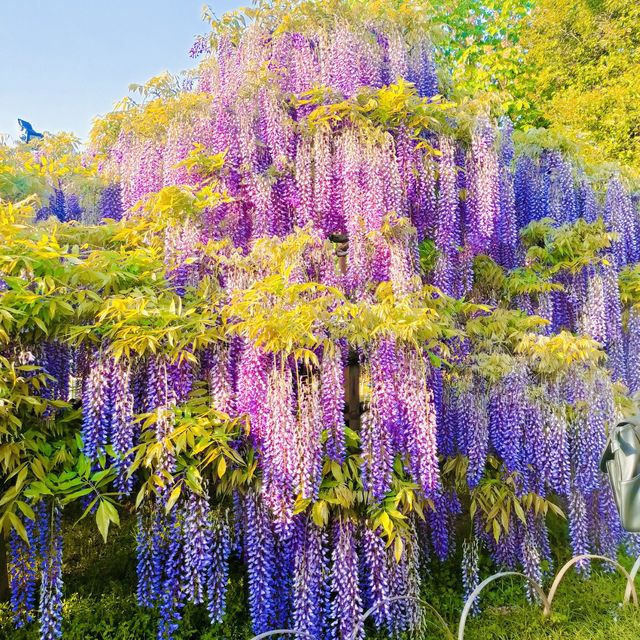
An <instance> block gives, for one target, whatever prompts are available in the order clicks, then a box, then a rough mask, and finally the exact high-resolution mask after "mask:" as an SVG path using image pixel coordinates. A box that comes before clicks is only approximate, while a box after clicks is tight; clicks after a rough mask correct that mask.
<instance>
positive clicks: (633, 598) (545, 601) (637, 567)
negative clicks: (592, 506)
mask: <svg viewBox="0 0 640 640" xmlns="http://www.w3.org/2000/svg"><path fill="white" fill-rule="evenodd" d="M581 560H599V561H601V562H606V563H608V564H610V565H613V567H614V568H615V569H616V571H617V572H618V573H619V574H620V575H621V576H623V577H624V578H625V579H626V588H625V592H624V596H623V599H622V604H623V605H627V604H629V602H632V603H633V606H634V607H638V606H639V602H638V593H637V591H636V587H635V579H636V576H637V575H638V573H640V557H638V559H637V560H636V561H635V563H634V565H633V568H632V569H631V571H627V570H626V569H625V568H624V567H623V566H622V565H621V564H620V563H619V562H618V561H616V560H613V559H612V558H607V557H606V556H599V555H592V554H584V555H579V556H574V557H573V558H571V560H569V561H568V562H566V563H565V564H564V565H563V566H562V567H561V568H560V570H559V571H558V573H557V574H556V576H555V578H554V580H553V582H552V584H551V587H550V588H549V593H548V594H547V593H545V591H544V589H543V588H542V585H540V584H539V583H538V582H537V581H536V580H534V579H533V578H531V577H529V576H527V575H525V574H524V573H520V572H518V571H501V572H500V573H494V574H493V575H491V576H489V577H488V578H486V579H485V580H483V581H482V582H481V583H480V584H479V585H478V586H477V587H476V588H475V589H474V590H473V592H472V593H471V595H470V596H469V597H468V598H467V601H466V602H465V605H464V608H463V609H462V613H461V614H460V622H459V624H458V640H464V633H465V629H466V625H467V619H468V618H469V613H470V612H471V608H472V607H473V603H474V602H475V601H476V599H477V598H478V596H479V595H480V593H481V592H482V591H483V590H484V589H485V588H486V587H487V586H489V585H490V584H491V583H493V582H495V581H496V580H500V579H502V578H508V577H512V576H518V577H520V578H523V579H524V580H525V581H526V582H527V583H528V584H529V585H530V586H531V587H532V589H533V590H534V591H535V592H536V594H537V595H538V597H539V598H540V602H541V603H542V615H543V616H544V617H549V616H550V615H551V605H552V603H553V599H554V598H555V595H556V593H557V591H558V587H559V586H560V583H561V582H562V581H563V580H564V578H565V577H566V575H567V573H568V572H569V570H570V569H571V568H572V567H574V566H575V565H576V564H577V563H578V562H580V561H581ZM402 600H405V601H411V602H417V603H419V604H420V605H421V606H422V607H424V608H426V609H428V610H429V611H430V612H431V613H432V614H433V615H434V616H435V618H436V620H437V621H438V623H439V625H440V626H441V627H442V630H443V631H444V634H445V635H444V637H445V638H446V640H454V635H453V633H452V631H451V629H450V628H449V625H447V623H446V621H445V620H444V618H443V617H442V615H441V614H440V612H439V611H438V610H437V609H436V608H435V607H434V606H433V605H432V604H430V603H428V602H427V601H425V600H422V599H421V598H417V597H415V596H409V595H406V596H394V597H392V598H385V599H384V600H382V601H380V602H378V603H377V604H376V605H374V606H373V607H371V608H370V609H368V610H367V611H366V612H365V613H364V614H363V615H362V616H361V617H360V619H359V620H358V622H357V624H356V627H355V629H354V630H353V634H352V635H351V639H350V640H357V638H358V637H359V636H360V633H361V632H362V629H363V627H364V623H365V621H366V620H367V618H369V617H370V616H371V615H372V614H373V613H374V612H375V611H376V610H377V609H378V608H380V607H381V606H382V605H383V604H389V603H392V602H398V601H402ZM283 635H291V636H300V637H301V638H306V639H307V640H316V639H315V638H314V637H313V636H312V635H311V634H310V633H308V632H307V631H297V630H295V629H276V630H274V631H267V632H265V633H261V634H259V635H257V636H254V637H253V638H251V640H264V639H265V638H270V637H274V636H283Z"/></svg>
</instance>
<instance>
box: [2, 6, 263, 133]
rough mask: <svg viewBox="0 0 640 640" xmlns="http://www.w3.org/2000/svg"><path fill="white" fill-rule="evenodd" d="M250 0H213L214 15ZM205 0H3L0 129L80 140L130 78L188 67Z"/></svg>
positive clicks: (139, 79)
mask: <svg viewBox="0 0 640 640" xmlns="http://www.w3.org/2000/svg"><path fill="white" fill-rule="evenodd" d="M249 3H250V0H246V1H244V2H243V1H242V0H212V1H211V2H209V3H208V4H209V6H210V7H211V8H212V9H213V10H214V12H215V13H216V14H217V15H220V14H221V13H224V12H225V11H227V10H229V9H232V8H236V7H238V6H242V5H245V4H249ZM203 4H204V0H0V133H7V134H9V135H11V136H13V137H16V136H17V135H18V133H19V130H18V124H17V122H16V120H17V118H23V119H24V120H28V121H29V122H31V123H32V125H33V126H34V128H35V129H36V130H38V131H43V130H44V131H51V132H56V131H73V132H75V133H77V134H78V135H79V136H80V137H81V138H84V137H85V136H86V135H87V133H88V131H89V128H90V126H91V120H92V119H93V117H94V116H96V115H98V114H103V113H106V112H108V111H110V110H111V108H112V107H113V104H114V103H115V102H116V101H118V100H119V99H120V98H122V96H124V95H125V94H126V93H127V87H128V85H129V84H130V83H132V82H136V83H143V82H144V81H145V80H147V79H148V78H150V77H151V76H154V75H157V74H158V73H161V72H162V71H165V70H168V71H171V72H176V71H180V70H182V69H186V68H189V67H191V66H193V64H194V63H193V61H192V60H191V59H190V58H189V55H188V54H189V48H190V47H191V44H192V43H193V40H194V37H195V36H196V34H198V33H204V32H205V31H206V25H205V24H204V23H203V22H202V21H201V10H202V6H203Z"/></svg>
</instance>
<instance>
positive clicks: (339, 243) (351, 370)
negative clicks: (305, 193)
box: [329, 233, 361, 431]
mask: <svg viewBox="0 0 640 640" xmlns="http://www.w3.org/2000/svg"><path fill="white" fill-rule="evenodd" d="M329 240H330V241H331V242H333V243H334V244H335V245H336V256H337V257H338V268H339V269H340V272H341V273H342V275H346V273H347V255H348V253H349V236H347V235H345V234H342V233H332V234H331V235H330V236H329ZM344 373H345V376H344V387H345V388H344V397H345V407H344V416H345V422H346V423H347V424H348V425H349V427H350V428H351V429H353V430H354V431H357V430H359V428H360V415H361V411H360V362H359V360H358V352H357V351H355V350H354V349H349V360H348V362H347V367H346V369H345V372H344Z"/></svg>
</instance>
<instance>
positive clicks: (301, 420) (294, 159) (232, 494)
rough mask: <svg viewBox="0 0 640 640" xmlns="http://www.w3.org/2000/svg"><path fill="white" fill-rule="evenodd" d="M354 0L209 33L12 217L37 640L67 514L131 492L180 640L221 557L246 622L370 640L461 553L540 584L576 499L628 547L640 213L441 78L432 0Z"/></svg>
mask: <svg viewBox="0 0 640 640" xmlns="http://www.w3.org/2000/svg"><path fill="white" fill-rule="evenodd" d="M364 4H365V3H362V2H347V1H338V0H335V1H334V2H330V3H328V4H322V3H317V2H310V1H308V2H301V3H297V4H296V5H295V6H294V7H292V8H291V7H289V9H290V10H289V11H286V12H285V11H282V10H281V9H280V8H279V7H278V6H259V7H258V8H256V9H254V10H251V11H250V12H249V14H248V17H249V19H248V20H246V21H245V20H241V19H240V17H239V16H238V15H230V16H227V17H225V18H223V19H222V20H221V21H218V22H216V23H214V25H213V27H214V28H213V31H212V34H211V36H210V37H209V38H204V39H201V40H199V41H198V43H197V47H195V48H194V53H195V54H199V55H202V56H203V59H202V61H201V63H200V64H199V66H198V68H197V70H196V72H195V73H194V75H193V77H192V78H191V79H190V82H188V83H183V84H181V85H178V86H173V85H171V86H170V85H168V84H167V83H166V82H163V81H160V80H156V82H155V83H150V85H149V86H148V87H147V89H146V94H145V95H146V99H145V100H144V101H143V102H142V103H141V104H138V105H133V106H131V107H130V108H129V109H127V110H122V111H117V112H114V113H113V114H110V115H108V116H106V117H105V118H104V119H103V120H102V121H99V122H98V123H97V124H96V127H95V129H94V133H93V140H92V148H91V150H90V152H89V153H88V154H87V155H86V156H85V157H84V158H83V160H82V162H81V163H80V165H79V166H74V167H73V168H72V170H70V171H68V172H66V173H65V174H64V175H63V174H59V177H57V179H56V181H55V184H51V191H50V196H51V197H50V198H49V199H48V201H47V202H48V203H47V205H46V206H44V207H41V208H40V209H39V210H38V211H37V212H36V214H35V218H36V219H37V220H39V221H40V222H39V223H38V224H37V225H34V224H33V223H31V222H29V221H28V219H29V218H30V217H33V216H32V214H33V211H32V210H31V209H30V206H29V203H26V204H25V203H22V205H16V206H14V205H9V204H7V205H6V207H5V206H4V205H3V207H4V208H3V212H4V213H3V219H2V225H3V229H2V235H3V240H2V251H1V253H0V274H2V278H3V281H4V282H5V283H6V287H5V288H4V291H3V293H2V294H1V297H0V301H1V306H0V312H2V315H1V317H2V318H4V320H3V321H2V327H3V328H2V331H1V332H0V337H1V338H2V339H3V346H2V360H1V362H0V364H1V365H2V366H1V367H0V373H1V374H2V376H3V378H4V380H5V383H6V384H8V381H9V380H10V379H11V376H12V375H13V376H15V375H16V371H15V368H16V367H18V368H19V371H20V380H21V384H23V385H24V386H25V388H24V393H25V394H30V395H29V397H31V396H33V397H34V399H33V403H35V405H37V406H36V409H34V410H32V411H29V412H27V414H26V415H25V416H24V417H22V422H21V423H20V424H18V425H16V424H13V423H11V422H10V421H8V422H7V425H4V423H3V429H5V431H6V433H7V434H8V435H7V441H8V442H9V443H10V444H11V446H13V447H14V449H13V450H12V451H11V452H9V449H7V453H5V454H4V456H3V460H6V462H5V463H4V468H5V471H7V474H8V476H9V477H10V478H13V480H12V482H13V483H14V484H13V485H11V486H12V489H10V491H13V493H12V494H11V495H10V497H9V498H7V500H6V503H5V504H8V506H7V507H6V508H5V511H4V516H3V522H5V523H6V524H5V526H8V527H11V528H12V534H11V579H12V592H13V606H14V610H15V614H16V621H17V623H18V624H23V623H24V622H26V621H29V620H30V619H31V618H32V616H33V609H34V607H35V600H34V599H35V591H36V582H37V580H38V578H39V577H40V580H41V586H40V602H41V606H40V624H41V630H42V632H41V633H42V638H47V639H48V638H56V637H59V636H60V633H61V631H60V629H61V627H60V624H61V615H62V611H61V596H62V593H61V589H62V573H61V571H62V569H61V557H62V544H61V538H60V522H61V515H62V507H63V505H67V504H70V503H74V502H76V501H80V502H82V504H83V507H85V508H86V512H87V513H94V512H95V515H96V519H97V521H98V525H99V527H100V528H101V530H102V531H103V532H104V534H105V536H106V532H107V530H108V528H109V523H117V522H118V506H119V505H120V504H129V503H134V504H135V508H136V510H137V512H138V533H137V540H136V543H137V551H138V565H137V572H138V591H137V595H138V600H139V603H140V605H141V606H145V607H156V608H157V610H158V611H159V616H160V625H159V629H158V634H159V635H158V637H159V638H162V639H169V638H171V637H173V634H174V633H175V631H176V629H177V628H178V625H179V621H180V615H181V609H182V607H183V606H184V605H185V603H186V602H188V601H189V602H193V603H194V604H206V607H207V610H208V612H209V615H210V618H211V621H212V623H217V622H219V621H220V620H221V619H222V618H223V617H224V613H225V600H226V590H227V586H228V582H229V562H230V559H231V558H236V559H238V560H240V561H241V562H242V564H243V565H244V567H245V568H246V574H247V576H248V594H249V597H248V600H249V602H248V604H249V609H250V612H251V619H252V625H253V629H254V631H255V632H256V633H261V632H264V631H268V630H270V629H277V628H286V627H290V628H295V629H298V630H304V631H307V632H309V633H310V634H311V635H312V636H313V637H316V638H336V639H341V640H348V639H351V638H353V637H354V634H356V635H358V634H359V633H361V632H362V629H361V626H360V625H359V623H358V621H359V618H360V616H361V614H362V611H363V610H364V609H366V608H368V607H371V606H375V607H377V608H376V613H375V615H374V617H373V619H374V622H375V624H376V625H377V626H378V627H384V628H386V629H388V630H389V632H390V633H392V634H394V635H395V634H399V633H401V632H402V631H405V630H407V629H410V628H412V626H413V625H414V624H416V621H417V619H418V617H419V611H418V610H417V609H416V608H414V607H412V606H407V605H406V603H402V606H400V604H398V603H397V602H396V603H388V599H389V598H392V597H395V596H401V595H418V594H419V593H420V592H421V590H422V589H424V588H427V586H428V578H427V577H426V572H425V570H424V568H425V566H426V565H427V563H428V562H432V561H437V560H438V559H445V558H447V557H450V556H452V555H453V554H454V553H455V551H456V548H457V547H461V548H463V576H464V586H465V589H466V590H467V591H469V590H471V589H473V587H474V586H475V584H476V583H477V581H478V576H479V573H478V558H479V554H480V552H481V551H484V552H487V553H488V554H489V555H490V556H491V558H492V560H493V561H494V562H495V564H496V565H498V566H502V567H508V568H515V567H521V568H522V569H523V570H524V572H525V573H527V575H530V576H531V577H533V578H535V579H540V577H541V575H542V573H543V570H544V571H550V570H551V564H552V559H553V558H552V553H551V549H550V543H549V536H548V533H547V519H548V517H552V514H558V513H561V512H564V513H565V514H566V516H567V518H568V521H569V533H570V544H571V549H572V551H573V552H574V553H575V554H578V553H585V552H589V551H593V552H598V553H602V554H605V555H610V556H611V555H615V552H616V548H617V546H618V545H619V544H620V543H621V542H622V541H623V535H622V531H621V529H620V526H619V523H618V521H617V516H616V513H615V509H614V508H613V505H612V496H611V492H610V490H609V488H608V486H607V485H606V483H605V481H604V479H603V477H602V475H601V474H600V473H599V470H598V458H599V454H600V451H601V450H602V448H603V445H604V441H605V438H606V433H607V429H608V428H609V427H610V426H611V424H612V423H613V422H614V421H615V420H617V418H618V417H619V416H621V415H622V412H623V411H624V410H626V409H628V408H629V407H630V406H631V400H630V394H633V393H635V392H636V391H638V390H639V386H640V382H639V380H638V379H637V378H638V373H637V371H638V367H637V360H638V357H639V356H638V354H640V346H639V344H640V343H639V340H640V333H639V329H640V326H639V322H638V312H637V309H636V308H635V306H634V305H635V304H636V303H637V302H638V301H640V298H638V295H637V293H636V292H638V293H640V288H638V286H637V284H636V283H637V282H638V273H640V272H638V269H637V266H636V263H637V261H638V259H639V258H640V255H639V251H640V249H639V247H640V226H639V218H638V211H637V203H636V200H635V199H634V196H633V195H632V194H631V193H630V192H629V190H628V189H627V188H626V187H625V185H624V184H623V182H622V181H621V180H620V178H619V176H616V175H613V176H612V177H611V179H610V181H609V182H608V184H605V185H603V184H602V183H601V182H598V181H595V180H593V179H591V178H589V177H588V176H587V174H586V173H585V172H584V171H583V170H582V168H581V167H580V166H578V165H577V164H576V163H575V162H574V161H573V159H571V158H570V157H569V156H568V155H567V154H565V153H564V152H563V151H562V149H561V148H560V147H558V146H544V145H542V144H537V142H538V141H537V140H536V139H535V137H532V136H526V135H523V134H519V135H516V134H514V132H513V127H512V125H511V123H510V122H509V121H508V120H504V119H500V120H496V119H495V117H494V115H493V114H492V112H491V111H490V109H489V108H488V107H487V106H486V105H484V106H483V105H480V106H478V105H472V106H471V107H469V108H466V107H468V105H466V106H465V105H459V104H454V103H453V102H450V101H449V100H447V99H446V97H443V96H442V95H440V94H439V81H438V76H437V73H436V68H435V64H434V53H433V45H432V42H431V37H430V29H429V24H428V23H426V22H425V21H424V20H423V19H421V13H420V12H419V11H418V10H417V9H416V8H415V7H414V6H413V4H412V3H400V4H399V8H398V9H394V10H391V9H388V8H386V9H385V8H378V7H377V5H375V4H371V3H370V4H368V5H367V7H368V10H367V11H363V10H362V9H363V6H364ZM514 139H516V142H518V144H517V145H516V144H514ZM532 141H533V142H532ZM24 153H29V154H31V153H32V152H31V151H28V152H24ZM33 154H34V158H33V159H32V162H35V163H36V164H37V163H38V161H40V165H38V166H39V167H40V168H41V169H42V168H43V167H45V166H46V167H48V166H49V165H48V164H47V163H44V162H43V160H42V158H43V157H45V158H46V156H44V155H43V156H42V157H40V159H38V157H37V154H38V151H34V152H33ZM91 163H95V164H96V165H97V167H98V170H97V175H92V176H90V178H86V179H87V180H89V182H90V183H91V185H93V186H92V187H91V188H89V187H87V186H86V185H85V186H84V187H82V188H81V187H80V186H78V185H80V184H83V183H81V181H79V179H76V178H78V176H83V175H84V174H85V173H89V169H88V167H89V165H90V164H91ZM7 166H8V165H7ZM42 170H43V171H45V170H44V169H42ZM45 173H46V171H45ZM70 175H72V176H75V178H71V177H69V176H70ZM96 185H97V186H96ZM78 220H80V222H78ZM10 234H12V235H10ZM43 247H47V248H46V249H45V248H43ZM16 255H22V256H23V257H22V258H21V259H16ZM41 378H42V379H41ZM74 400H75V401H76V402H75V404H74ZM33 424H36V425H38V429H39V430H40V432H41V436H38V437H34V436H33V435H32V432H31V431H30V429H31V428H32V425H33ZM2 446H3V447H4V446H5V445H2ZM7 446H8V445H7ZM54 451H57V452H58V453H57V455H55V456H54V455H52V452H54ZM33 460H36V461H37V464H36V463H34V462H33ZM581 569H582V571H584V572H588V570H589V568H588V566H587V565H586V564H584V563H583V566H582V567H581Z"/></svg>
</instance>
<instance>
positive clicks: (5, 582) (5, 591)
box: [0, 532, 9, 602]
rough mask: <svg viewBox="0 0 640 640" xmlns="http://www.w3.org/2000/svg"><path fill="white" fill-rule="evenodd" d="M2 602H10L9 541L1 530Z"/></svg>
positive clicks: (0, 582) (0, 590)
mask: <svg viewBox="0 0 640 640" xmlns="http://www.w3.org/2000/svg"><path fill="white" fill-rule="evenodd" d="M0 602H9V568H8V566H7V543H6V540H5V537H4V533H2V532H0Z"/></svg>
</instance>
